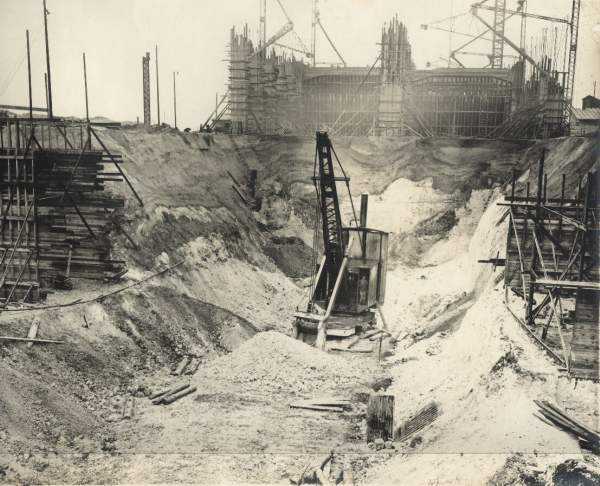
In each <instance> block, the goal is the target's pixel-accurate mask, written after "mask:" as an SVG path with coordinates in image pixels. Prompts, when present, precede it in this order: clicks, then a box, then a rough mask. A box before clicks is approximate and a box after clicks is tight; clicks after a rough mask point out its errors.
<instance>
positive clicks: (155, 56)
mask: <svg viewBox="0 0 600 486" xmlns="http://www.w3.org/2000/svg"><path fill="white" fill-rule="evenodd" d="M154 54H155V55H154V60H155V61H156V114H157V117H156V118H157V120H158V126H160V94H159V91H158V44H157V45H156V46H155V47H154Z"/></svg>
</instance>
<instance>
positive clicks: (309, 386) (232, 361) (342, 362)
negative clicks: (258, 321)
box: [197, 331, 356, 395]
mask: <svg viewBox="0 0 600 486" xmlns="http://www.w3.org/2000/svg"><path fill="white" fill-rule="evenodd" d="M215 373H218V374H219V375H220V377H221V380H220V382H221V384H222V385H223V386H224V387H225V389H229V388H230V386H231V384H232V383H234V384H238V385H239V384H243V385H244V387H245V388H246V389H247V391H249V392H253V393H259V394H270V393H273V391H279V392H282V393H290V394H292V395H302V394H310V393H313V392H315V391H317V390H318V389H319V387H320V385H321V383H323V382H325V381H328V382H329V383H331V382H332V380H333V381H334V382H335V385H339V386H343V385H348V384H351V383H356V381H355V380H356V370H355V369H353V366H352V365H351V363H350V362H349V361H348V360H346V359H344V358H342V357H339V356H334V355H331V354H327V353H325V352H323V351H320V350H318V349H316V348H314V347H312V346H309V345H307V344H305V343H303V342H301V341H298V340H296V339H293V338H291V337H289V336H286V335H284V334H281V333H279V332H275V331H268V332H261V333H259V334H257V335H256V336H254V337H253V338H252V339H249V340H247V341H246V342H244V344H242V345H241V346H240V347H239V348H237V350H236V351H235V353H233V354H230V355H227V356H223V357H221V358H219V359H217V360H214V361H212V362H211V363H210V364H209V365H208V366H207V367H206V368H204V369H203V370H202V372H201V373H199V374H198V375H197V380H198V382H199V383H202V382H203V380H204V379H205V377H209V376H211V375H213V374H215Z"/></svg>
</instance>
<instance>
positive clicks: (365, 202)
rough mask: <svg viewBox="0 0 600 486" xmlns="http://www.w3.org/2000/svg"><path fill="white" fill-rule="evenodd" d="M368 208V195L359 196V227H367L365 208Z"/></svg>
mask: <svg viewBox="0 0 600 486" xmlns="http://www.w3.org/2000/svg"><path fill="white" fill-rule="evenodd" d="M368 206H369V195H368V194H365V193H363V194H361V195H360V227H361V228H366V227H367V208H368Z"/></svg>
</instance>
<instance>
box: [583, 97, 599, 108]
mask: <svg viewBox="0 0 600 486" xmlns="http://www.w3.org/2000/svg"><path fill="white" fill-rule="evenodd" d="M581 107H582V108H583V109H584V110H585V109H587V108H600V98H596V97H595V96H592V95H587V96H586V97H585V98H583V99H582V100H581Z"/></svg>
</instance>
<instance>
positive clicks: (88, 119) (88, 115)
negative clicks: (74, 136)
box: [83, 52, 90, 126]
mask: <svg viewBox="0 0 600 486" xmlns="http://www.w3.org/2000/svg"><path fill="white" fill-rule="evenodd" d="M83 88H84V92H85V120H86V121H87V123H88V126H89V124H90V110H89V105H88V89H87V69H86V67H85V52H84V53H83Z"/></svg>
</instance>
